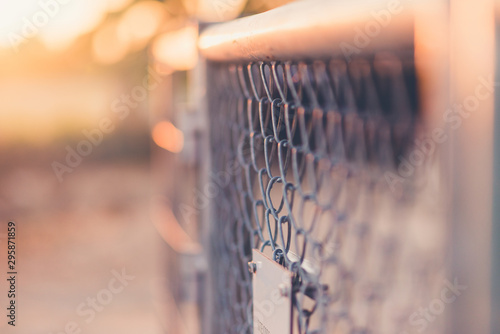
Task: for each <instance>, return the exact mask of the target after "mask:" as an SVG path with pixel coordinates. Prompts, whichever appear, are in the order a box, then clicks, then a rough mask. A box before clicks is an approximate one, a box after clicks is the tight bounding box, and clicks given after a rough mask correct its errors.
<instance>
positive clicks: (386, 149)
mask: <svg viewBox="0 0 500 334" xmlns="http://www.w3.org/2000/svg"><path fill="white" fill-rule="evenodd" d="M412 54H413V53H412V52H411V50H410V51H409V52H401V53H397V54H396V53H386V52H384V53H382V52H380V53H374V54H370V55H367V56H365V57H358V58H356V59H353V60H352V61H347V60H346V59H345V58H344V57H342V56H338V57H333V58H331V59H321V60H319V59H318V60H311V61H303V62H301V61H290V62H286V61H285V62H274V61H273V62H249V63H224V62H209V63H208V72H207V74H208V88H207V89H208V96H209V119H210V124H209V129H210V147H211V157H212V176H213V177H214V178H215V179H216V180H218V184H219V186H220V192H219V195H218V196H217V197H215V198H214V199H213V211H212V217H211V220H212V222H213V224H212V225H213V227H212V232H211V236H210V238H211V241H210V244H211V250H210V258H211V269H210V274H211V275H213V279H212V280H213V287H212V288H213V289H214V298H215V301H214V303H215V305H214V309H215V311H214V312H215V316H214V318H213V319H212V321H213V332H214V333H252V332H253V324H252V319H253V315H252V295H253V292H252V276H251V275H252V274H251V273H250V272H249V270H248V268H247V264H248V262H250V261H251V260H252V258H251V257H252V255H251V254H252V249H259V250H260V251H262V252H263V253H264V254H267V255H268V256H269V257H271V258H272V259H274V260H275V261H276V262H277V263H279V264H280V265H282V266H283V267H285V268H287V269H288V270H290V271H291V272H292V273H293V275H294V279H293V286H292V298H291V300H292V309H293V325H292V327H293V333H397V334H401V333H414V332H415V333H416V332H417V330H418V329H420V328H421V327H419V326H417V325H416V324H415V319H420V318H419V317H420V316H418V315H419V313H418V312H419V308H421V307H422V306H426V305H428V304H429V302H430V301H432V300H433V299H434V298H436V297H439V291H440V289H441V288H442V286H443V279H444V278H445V276H446V274H445V270H444V267H443V266H444V263H445V259H444V257H445V253H446V252H445V251H446V249H447V247H448V246H447V240H446V233H445V232H446V231H445V227H446V226H445V223H444V222H445V220H444V219H443V212H442V211H443V209H442V208H443V203H442V201H443V196H441V186H440V172H439V168H440V167H439V165H440V164H439V160H438V155H437V154H436V152H434V151H435V150H434V149H431V147H429V145H427V150H425V149H422V150H419V151H418V152H419V154H415V153H416V152H417V151H416V150H415V147H416V145H418V143H419V142H418V139H417V137H418V133H419V127H420V124H421V120H420V119H421V118H420V108H421V106H420V98H419V92H418V88H417V87H418V82H417V76H416V74H415V73H416V71H415V65H414V62H413V57H412ZM420 145H424V146H425V144H422V143H420ZM415 314H417V316H416V317H415ZM270 316H271V317H272V316H273V315H272V314H271V315H270ZM412 317H413V318H412ZM422 319H424V318H422ZM273 321H280V319H273ZM444 326H445V318H444V317H441V318H436V317H435V319H433V320H432V326H429V328H430V329H429V330H428V333H440V332H442V331H443V328H444Z"/></svg>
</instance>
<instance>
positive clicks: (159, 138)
mask: <svg viewBox="0 0 500 334" xmlns="http://www.w3.org/2000/svg"><path fill="white" fill-rule="evenodd" d="M153 141H154V142H155V144H156V145H158V146H159V147H161V148H164V149H166V150H167V151H170V152H172V153H179V152H180V151H182V147H183V146H184V135H183V133H182V131H181V130H179V129H177V128H176V127H175V126H174V125H173V124H172V123H170V122H167V121H163V122H160V123H158V124H156V125H155V127H154V128H153Z"/></svg>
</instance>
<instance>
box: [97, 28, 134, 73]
mask: <svg viewBox="0 0 500 334" xmlns="http://www.w3.org/2000/svg"><path fill="white" fill-rule="evenodd" d="M128 50H129V41H127V40H124V39H122V38H119V36H118V21H116V20H114V21H109V22H107V23H105V24H104V25H103V26H102V27H100V28H99V30H98V31H97V32H96V33H95V34H94V36H93V40H92V55H93V57H94V60H95V61H97V62H99V63H101V64H114V63H116V62H118V61H120V60H122V59H123V58H124V57H125V56H126V55H127V52H128Z"/></svg>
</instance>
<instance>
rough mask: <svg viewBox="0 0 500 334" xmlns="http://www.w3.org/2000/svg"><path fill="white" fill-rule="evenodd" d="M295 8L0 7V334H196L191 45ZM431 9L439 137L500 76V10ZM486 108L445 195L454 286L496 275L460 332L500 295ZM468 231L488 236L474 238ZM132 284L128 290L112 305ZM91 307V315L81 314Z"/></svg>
mask: <svg viewBox="0 0 500 334" xmlns="http://www.w3.org/2000/svg"><path fill="white" fill-rule="evenodd" d="M288 2H292V1H291V0H163V1H153V0H143V1H140V0H15V1H12V0H0V272H1V274H0V277H2V279H1V280H0V308H1V309H2V310H3V311H2V312H0V314H1V318H0V319H2V320H1V321H0V333H18V334H21V333H22V334H38V333H43V334H48V333H53V334H60V333H73V332H74V333H79V331H78V330H81V333H92V334H101V333H102V334H104V333H125V334H127V333H143V334H160V333H199V332H200V329H201V328H202V327H203V326H204V324H203V323H200V319H202V318H203V317H202V316H200V315H201V314H207V313H206V312H207V310H203V309H201V307H202V305H201V304H200V303H199V300H200V299H201V297H200V296H201V295H202V294H204V293H205V291H200V287H201V286H204V284H203V283H200V282H202V281H204V280H206V277H204V276H203V274H201V273H203V272H206V271H207V268H206V266H207V263H206V262H205V261H203V259H202V257H200V254H201V253H202V250H203V249H204V247H205V246H206V245H203V244H202V242H201V241H200V240H201V238H200V235H199V234H201V233H203V231H202V230H203V228H204V227H203V226H199V222H200V221H202V219H198V218H199V217H197V216H198V215H199V214H200V210H194V209H193V205H186V203H196V202H193V201H196V200H197V194H196V192H195V190H193V189H195V188H196V185H199V184H200V175H203V174H204V172H206V170H203V168H206V164H203V163H201V161H202V160H203V159H204V158H206V157H207V155H206V153H205V152H203V150H202V149H200V148H201V147H204V145H202V144H201V142H203V141H204V140H205V139H206V137H204V136H203V134H202V130H201V129H202V128H203V127H204V126H205V127H206V123H207V120H206V119H205V118H204V117H205V116H206V115H205V113H204V112H202V111H201V110H200V109H202V108H201V107H200V105H201V104H202V103H203V102H204V100H203V99H204V98H205V89H206V87H204V86H200V85H198V84H197V83H199V82H202V81H203V79H204V78H203V74H202V71H203V60H202V59H201V58H200V55H199V52H198V48H197V43H198V36H199V32H200V31H202V30H203V29H204V28H205V27H207V26H208V25H210V24H211V23H215V22H223V21H229V20H232V19H234V18H237V17H240V16H247V15H252V14H257V13H261V12H264V11H267V10H269V9H273V8H276V7H279V6H281V5H284V4H286V3H288ZM339 2H340V0H339ZM410 2H411V1H410ZM435 3H436V4H439V5H437V6H436V7H439V8H438V10H437V12H439V13H438V15H435V16H432V15H430V14H431V13H425V15H423V16H422V17H423V19H422V20H421V21H420V22H418V21H417V22H416V27H417V29H416V32H415V40H416V43H417V44H416V49H417V51H418V52H419V54H423V55H424V57H423V58H424V63H425V61H427V60H430V61H428V63H427V64H425V65H428V66H429V67H433V66H434V68H432V71H429V73H430V72H432V73H433V74H436V77H438V76H439V80H434V78H435V77H430V78H423V79H424V81H426V83H428V86H426V87H424V91H425V92H424V93H425V94H428V95H430V96H431V97H432V99H435V100H439V101H440V102H442V104H441V105H439V106H438V107H436V110H430V111H429V113H433V115H431V118H432V117H436V118H439V120H438V121H436V120H432V123H433V124H437V123H438V122H440V121H441V116H442V113H443V110H446V108H447V107H448V106H449V105H452V103H453V102H456V101H462V100H463V97H464V96H468V95H470V92H472V91H473V89H474V88H475V85H476V81H477V80H476V79H477V77H478V76H479V75H485V76H486V75H491V74H492V73H493V72H494V71H495V66H496V67H497V68H498V66H497V63H498V57H495V55H494V54H495V52H496V50H495V47H497V48H498V42H497V44H495V38H497V37H495V34H496V36H498V19H496V21H495V15H494V13H492V9H493V8H494V7H495V5H496V4H497V3H498V2H495V1H493V0H492V1H481V2H480V3H484V4H487V6H486V5H485V6H484V7H482V6H481V5H478V2H476V1H462V0H455V1H453V0H441V1H435ZM497 8H498V7H497ZM498 13H500V12H497V13H496V14H497V17H498ZM434 14H435V13H434ZM426 15H427V16H426ZM429 22H432V24H430V23H429ZM495 25H496V27H497V28H496V30H495ZM433 43H434V44H433ZM436 50H439V52H436ZM441 50H444V51H443V52H441ZM429 55H431V56H432V57H434V56H435V55H438V57H436V58H439V59H436V58H432V57H430V56H429ZM417 60H418V59H417ZM497 71H498V70H497ZM496 75H497V77H498V72H497V73H496ZM200 77H201V79H200ZM471 78H473V79H471ZM450 92H452V93H450ZM448 94H450V95H451V96H448ZM486 104H488V105H487V106H486ZM493 104H494V101H493V98H491V99H489V100H487V102H486V103H485V106H484V108H485V110H486V109H488V112H485V113H483V114H481V115H483V116H479V115H480V113H479V112H478V113H477V114H478V117H476V118H472V117H471V119H470V120H469V121H468V122H467V123H466V124H465V122H464V126H463V127H462V128H461V129H460V136H457V137H456V138H455V139H454V140H451V141H450V143H447V145H450V147H451V148H450V147H448V146H447V147H446V150H445V153H446V154H445V155H446V157H447V158H448V157H452V158H450V161H460V162H461V163H460V164H454V166H453V167H454V168H455V169H456V170H455V171H454V175H453V176H450V180H447V181H449V182H450V184H453V186H450V187H449V188H450V190H452V191H451V193H452V196H450V197H451V198H450V199H449V202H450V203H452V202H453V207H455V208H459V209H457V210H455V211H454V213H453V214H452V219H453V222H454V224H456V228H455V232H454V233H456V235H453V236H452V238H454V240H455V244H454V247H455V249H458V250H459V251H458V253H459V254H458V256H457V258H458V260H456V259H455V260H454V261H456V262H457V263H458V264H457V263H454V265H456V266H457V267H460V266H461V265H462V264H463V263H465V265H463V267H464V268H466V269H463V272H462V273H461V274H462V275H463V276H461V277H467V275H469V276H474V275H473V274H472V273H471V272H470V270H469V269H470V268H471V267H473V265H479V266H481V268H480V269H484V270H483V271H484V272H486V273H487V275H484V277H483V276H481V278H480V279H477V280H475V279H474V277H473V279H471V281H470V282H471V283H470V286H471V290H473V288H472V286H473V285H474V284H475V286H476V287H484V289H481V288H479V289H478V290H475V291H476V293H475V294H469V295H468V296H467V297H463V298H462V299H461V300H464V302H463V306H457V307H461V312H459V313H457V314H467V315H469V316H468V317H465V316H461V317H458V318H461V319H458V320H457V322H456V323H457V325H456V326H457V327H458V326H460V324H461V322H460V321H463V322H464V323H466V322H467V321H470V322H474V321H476V322H477V323H481V324H483V323H486V322H487V321H489V320H490V319H489V317H490V314H489V313H488V312H486V311H484V310H483V309H480V307H475V306H474V305H479V304H480V303H476V304H474V302H475V298H476V299H478V300H488V302H489V299H488V298H489V296H490V294H491V291H490V290H489V288H487V285H488V284H489V283H490V281H489V277H490V276H488V275H490V269H491V268H490V262H488V261H489V260H491V259H490V258H489V257H482V258H484V259H488V261H486V260H485V261H484V263H479V264H477V263H476V262H478V261H477V259H478V258H480V257H478V256H475V255H477V254H479V255H481V254H486V253H487V254H488V256H489V255H490V253H488V252H489V247H490V246H491V245H490V243H489V242H490V238H491V235H492V234H494V233H496V236H497V237H498V235H499V232H498V231H499V230H500V229H499V228H498V224H497V225H493V228H492V225H491V221H492V217H491V216H492V215H493V214H494V215H495V216H494V218H495V217H500V213H499V212H500V211H499V209H498V207H497V208H496V209H495V207H494V204H495V203H493V201H481V202H480V203H479V199H480V198H481V196H484V190H485V189H487V190H488V191H493V190H492V189H491V188H492V187H493V186H492V179H491V177H490V174H494V172H495V171H492V170H490V169H489V168H493V167H491V166H493V157H492V154H491V152H492V151H493V144H492V143H493V140H492V138H490V137H492V136H493V130H492V127H493V125H492V124H493V122H494V119H493V112H492V111H491V110H493ZM424 107H426V106H424ZM497 109H498V108H497ZM435 111H436V112H435ZM497 115H498V112H497ZM497 118H498V117H497ZM496 122H497V123H496V124H497V125H496V129H498V128H499V125H498V124H499V123H498V120H496ZM484 129H487V130H488V131H484ZM473 135H474V136H473ZM496 136H497V139H496V143H497V144H496V145H497V146H498V131H497V134H496ZM478 148H482V150H481V149H478ZM453 159H456V160H453ZM496 159H497V160H496V162H495V163H496V165H495V166H496V167H497V169H498V166H500V163H499V161H500V160H499V158H498V157H497V158H496ZM478 161H481V163H477V162H478ZM483 166H486V167H485V168H486V172H484V168H482V167H483ZM447 167H450V166H447ZM179 170H182V174H179ZM449 170H452V168H451V167H450V168H449V169H448V170H446V171H449ZM457 170H458V172H457ZM205 174H206V173H205ZM445 174H446V175H447V177H448V174H447V173H445ZM450 174H451V173H450ZM496 174H497V176H496V177H497V179H496V180H497V182H498V171H497V172H496ZM454 187H455V188H454ZM497 188H498V187H497ZM453 191H454V193H453ZM495 191H496V194H497V195H496V196H497V197H496V198H497V202H498V198H500V197H499V196H498V190H495ZM462 194H467V196H465V195H464V196H461V195H462ZM487 195H488V194H487ZM488 196H490V197H491V194H489V195H488ZM471 197H473V198H475V199H476V200H475V201H472V200H470V198H471ZM447 200H448V199H447ZM197 205H198V207H203V206H204V204H203V203H198V204H197ZM491 206H493V210H491V209H492V208H491ZM460 210H463V211H464V212H469V213H470V215H469V216H467V215H464V214H462V211H460ZM494 210H496V211H495V212H494V213H493V211H494ZM9 221H14V222H15V223H16V226H17V236H16V246H17V250H16V251H17V254H16V266H17V268H16V269H17V271H18V277H17V291H18V295H17V297H16V301H17V319H16V327H15V328H13V327H11V326H8V325H7V321H5V320H6V319H5V315H4V312H5V310H4V305H7V304H8V299H7V294H6V293H5V292H6V291H8V285H7V281H6V280H5V279H4V278H3V277H4V274H5V273H6V271H7V270H6V263H7V254H6V251H5V249H6V240H7V222H9ZM472 221H474V222H484V226H487V228H477V229H473V227H472V224H471V222H472ZM481 226H482V225H481ZM495 226H496V227H495ZM492 229H493V230H492ZM471 230H473V231H472V232H473V233H470V232H471ZM497 239H498V238H497ZM485 240H487V241H485ZM463 245H466V246H467V247H465V246H463ZM477 245H482V248H481V247H480V248H481V251H479V252H477V253H474V252H475V251H476V250H477V249H478V247H477ZM492 247H497V249H496V254H499V250H498V245H493V246H492ZM483 248H484V249H486V248H488V249H486V250H484V249H483ZM483 250H484V253H481V252H483ZM470 254H475V255H474V256H472V255H470ZM450 262H451V261H450ZM497 262H498V261H497ZM499 268H500V266H498V265H496V267H494V268H492V269H491V270H492V271H494V270H496V274H495V273H493V274H492V277H499V275H500V274H499V273H500V269H499ZM483 271H482V272H483ZM122 272H125V273H126V274H127V275H129V276H130V277H129V278H130V280H129V281H128V282H127V284H126V285H125V286H124V288H123V289H122V290H120V292H111V293H110V292H109V291H111V288H110V282H112V281H113V282H116V277H117V275H118V274H117V273H122ZM495 275H496V276H495ZM485 277H487V278H485ZM493 281H494V280H493ZM180 282H182V284H180ZM485 282H486V283H485ZM468 284H469V283H468ZM496 289H497V299H496V300H499V299H500V298H499V297H498V291H500V289H498V284H497V285H496ZM469 296H470V297H469ZM466 298H470V299H471V300H472V302H471V301H469V300H468V299H466ZM466 300H467V303H466V302H465V301H466ZM92 303H98V304H97V305H95V306H92ZM82 304H83V306H82ZM471 305H473V306H474V307H471ZM481 305H482V304H481ZM82 307H83V308H82ZM91 309H94V310H95V312H91V313H93V314H94V315H95V316H93V317H92V318H89V317H88V314H90V313H87V315H85V316H82V314H81V313H82V312H81V311H82V310H91ZM79 310H80V311H79ZM89 312H90V311H89ZM474 312H475V313H474ZM208 313H209V312H208ZM486 313H488V314H487V315H485V314H486ZM492 318H495V314H493V316H492ZM471 319H472V320H471ZM474 319H477V320H474ZM484 319H486V320H484ZM498 319H500V317H498ZM87 320H88V321H87ZM493 320H494V319H493ZM75 326H76V327H75Z"/></svg>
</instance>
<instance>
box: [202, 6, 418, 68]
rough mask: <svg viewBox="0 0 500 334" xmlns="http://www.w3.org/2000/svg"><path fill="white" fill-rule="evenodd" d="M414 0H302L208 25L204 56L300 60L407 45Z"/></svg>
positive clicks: (412, 20)
mask: <svg viewBox="0 0 500 334" xmlns="http://www.w3.org/2000/svg"><path fill="white" fill-rule="evenodd" d="M413 26H414V10H413V7H412V3H411V1H408V0H346V1H344V0H302V1H297V2H293V3H290V4H287V5H284V6H282V7H279V8H276V9H273V10H270V11H267V12H264V13H261V14H257V15H253V16H248V17H243V18H240V19H236V20H233V21H230V22H226V23H221V24H216V25H213V26H210V27H208V28H207V29H205V30H204V32H203V33H202V34H201V36H200V40H199V49H200V51H201V54H202V55H203V56H204V57H205V58H207V59H209V60H213V61H249V60H250V61H265V60H294V59H308V58H321V57H329V56H332V55H339V54H340V55H344V56H346V57H347V58H350V57H353V56H355V55H357V54H362V53H370V52H374V51H383V50H391V51H392V50H394V49H407V48H408V47H412V45H413V38H414V31H413V30H414V29H413Z"/></svg>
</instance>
